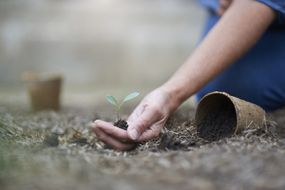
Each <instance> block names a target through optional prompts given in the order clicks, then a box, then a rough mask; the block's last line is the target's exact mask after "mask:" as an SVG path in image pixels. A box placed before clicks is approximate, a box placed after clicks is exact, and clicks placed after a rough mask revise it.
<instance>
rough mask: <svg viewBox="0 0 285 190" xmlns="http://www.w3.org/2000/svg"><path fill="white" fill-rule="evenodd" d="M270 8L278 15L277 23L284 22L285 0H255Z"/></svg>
mask: <svg viewBox="0 0 285 190" xmlns="http://www.w3.org/2000/svg"><path fill="white" fill-rule="evenodd" d="M256 1H258V2H260V3H263V4H265V5H267V6H269V7H270V8H272V9H273V10H274V11H275V12H276V13H277V16H278V20H277V21H278V23H279V24H282V25H284V24H285V0H256Z"/></svg>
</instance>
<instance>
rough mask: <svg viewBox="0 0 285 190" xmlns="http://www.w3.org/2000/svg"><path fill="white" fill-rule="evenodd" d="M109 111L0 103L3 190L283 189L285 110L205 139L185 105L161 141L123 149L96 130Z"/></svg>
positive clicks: (164, 132)
mask: <svg viewBox="0 0 285 190" xmlns="http://www.w3.org/2000/svg"><path fill="white" fill-rule="evenodd" d="M104 108H105V107H104V106H94V107H92V109H87V108H84V109H80V108H75V107H68V108H64V109H63V110H62V111H61V112H52V111H46V112H37V113H31V112H29V111H28V109H27V108H25V107H24V108H19V107H15V106H14V107H13V106H0V139H1V140H0V187H1V190H16V189H22V190H25V189H27V190H28V189H29V190H33V189H43V190H45V189H47V190H53V189H61V190H72V189H85V190H89V189H90V190H91V189H92V190H93V189H96V190H101V189H102V190H103V189H116V190H132V189H138V190H145V189H157V190H160V189H161V190H162V189H163V190H168V189H169V190H170V189H195V190H213V189H219V190H223V189H227V190H228V189H248V190H251V189H285V180H284V179H285V117H284V116H285V109H283V110H279V111H276V112H274V113H269V114H268V117H267V118H268V121H267V124H266V125H264V126H259V127H257V128H254V129H252V128H246V129H245V130H244V131H242V133H241V134H237V135H231V136H228V135H227V137H225V138H218V139H210V140H209V139H208V140H205V139H203V138H200V137H199V136H198V133H197V129H196V127H195V124H194V122H193V121H194V110H193V109H191V108H182V109H180V110H178V111H177V112H176V113H175V114H173V116H172V117H171V118H170V119H169V120H168V122H167V124H166V127H165V128H164V130H163V131H162V132H161V135H160V136H159V138H157V139H154V140H152V141H149V142H146V143H142V144H139V145H138V146H137V148H136V149H134V150H132V151H129V152H119V151H114V150H112V149H107V148H105V146H104V144H103V143H102V142H100V141H99V140H98V139H97V138H96V137H95V136H94V134H93V133H92V131H91V130H90V122H91V121H94V120H95V119H99V118H100V119H105V120H107V121H110V122H111V121H112V120H113V116H112V115H110V112H108V111H106V112H98V111H96V110H104ZM130 111H131V110H130V109H129V110H126V112H130ZM216 127H217V128H218V124H217V126H216ZM211 133H213V132H211Z"/></svg>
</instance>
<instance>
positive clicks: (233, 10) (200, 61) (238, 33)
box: [162, 0, 275, 105]
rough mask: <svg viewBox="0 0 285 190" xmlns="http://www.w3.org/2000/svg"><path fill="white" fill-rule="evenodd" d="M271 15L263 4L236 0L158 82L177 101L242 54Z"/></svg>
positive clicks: (253, 41) (180, 101) (254, 40)
mask: <svg viewBox="0 0 285 190" xmlns="http://www.w3.org/2000/svg"><path fill="white" fill-rule="evenodd" d="M274 17H275V14H274V12H273V11H272V10H271V9H270V8H269V7H267V6H265V5H263V4H260V3H258V2H255V1H253V0H236V1H234V2H233V4H232V5H231V7H230V8H229V9H228V10H227V12H226V13H225V14H224V16H223V17H222V18H221V19H220V21H219V22H218V23H217V25H216V26H215V27H214V28H213V29H212V30H211V31H210V32H209V34H208V35H207V37H206V38H205V39H204V40H203V41H202V43H201V44H200V45H199V46H198V47H197V48H196V50H195V51H194V53H193V54H192V55H191V56H190V57H189V58H188V60H187V61H186V62H185V64H184V65H182V66H181V67H180V68H179V70H178V71H177V72H176V73H175V74H174V75H173V76H172V77H171V78H170V79H169V80H168V81H167V82H166V83H165V84H164V85H163V86H162V88H163V89H164V90H166V91H168V92H169V93H170V94H171V95H172V96H173V97H174V99H175V101H176V104H177V105H179V104H180V103H182V102H183V101H184V100H185V99H187V98H188V97H190V96H191V95H193V94H194V93H196V92H197V91H198V90H199V89H200V88H202V87H203V86H204V85H205V84H207V83H208V82H209V81H210V80H211V79H213V78H214V77H215V76H216V75H218V74H219V73H220V72H221V71H223V70H224V69H225V68H227V67H228V66H229V65H231V64H232V63H234V62H235V61H236V60H237V59H238V58H240V57H241V56H243V55H244V54H245V53H246V52H247V51H248V50H249V49H250V48H251V47H252V46H253V45H254V44H255V43H256V42H257V41H258V39H259V38H260V37H261V36H262V34H263V33H264V32H265V30H266V29H267V28H268V26H269V25H270V23H271V22H272V21H273V19H274Z"/></svg>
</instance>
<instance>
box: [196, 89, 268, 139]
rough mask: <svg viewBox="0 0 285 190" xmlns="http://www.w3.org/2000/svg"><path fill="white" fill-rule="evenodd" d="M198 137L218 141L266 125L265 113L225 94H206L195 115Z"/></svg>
mask: <svg viewBox="0 0 285 190" xmlns="http://www.w3.org/2000/svg"><path fill="white" fill-rule="evenodd" d="M195 123H196V126H197V132H198V135H199V136H200V137H202V138H204V139H207V140H218V139H221V138H224V137H227V136H230V135H232V134H236V133H239V132H240V131H242V130H243V129H245V128H254V127H258V126H261V125H263V124H264V123H265V111H264V110H263V109H262V108H261V107H259V106H257V105H255V104H253V103H250V102H247V101H245V100H241V99H239V98H236V97H234V96H231V95H229V94H227V93H225V92H212V93H209V94H206V95H205V96H204V97H203V98H202V99H201V101H200V102H199V104H198V107H197V111H196V114H195Z"/></svg>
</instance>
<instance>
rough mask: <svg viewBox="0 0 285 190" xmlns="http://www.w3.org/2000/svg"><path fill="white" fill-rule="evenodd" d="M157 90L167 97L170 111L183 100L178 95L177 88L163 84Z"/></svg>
mask: <svg viewBox="0 0 285 190" xmlns="http://www.w3.org/2000/svg"><path fill="white" fill-rule="evenodd" d="M159 90H160V91H161V92H162V93H163V94H165V96H166V97H167V99H168V103H169V108H170V112H174V111H175V110H176V109H177V108H178V107H179V106H180V105H181V104H182V103H183V100H182V99H181V98H180V96H178V93H177V92H178V90H177V89H175V88H172V87H171V86H169V85H166V84H164V85H162V86H160V87H159Z"/></svg>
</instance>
